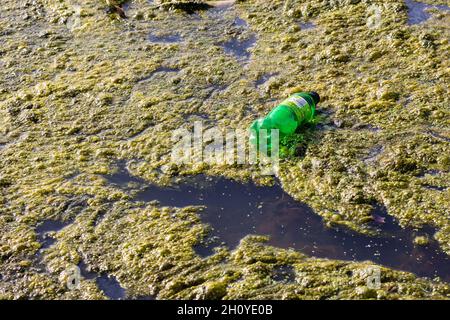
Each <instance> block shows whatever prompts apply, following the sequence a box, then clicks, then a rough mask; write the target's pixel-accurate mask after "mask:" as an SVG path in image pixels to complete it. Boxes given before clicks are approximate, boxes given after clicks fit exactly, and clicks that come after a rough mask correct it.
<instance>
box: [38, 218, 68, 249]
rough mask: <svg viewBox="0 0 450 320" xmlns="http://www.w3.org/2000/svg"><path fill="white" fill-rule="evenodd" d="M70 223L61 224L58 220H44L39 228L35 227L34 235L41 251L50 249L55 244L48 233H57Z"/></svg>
mask: <svg viewBox="0 0 450 320" xmlns="http://www.w3.org/2000/svg"><path fill="white" fill-rule="evenodd" d="M70 223H71V222H63V221H59V220H45V221H44V222H43V223H41V224H40V225H39V226H37V227H36V233H37V238H38V241H39V243H40V244H41V250H43V249H46V248H48V247H50V246H51V245H52V244H54V243H55V241H56V239H54V238H53V237H51V236H50V235H49V233H51V232H57V231H59V230H61V229H62V228H64V227H66V226H68V225H69V224H70Z"/></svg>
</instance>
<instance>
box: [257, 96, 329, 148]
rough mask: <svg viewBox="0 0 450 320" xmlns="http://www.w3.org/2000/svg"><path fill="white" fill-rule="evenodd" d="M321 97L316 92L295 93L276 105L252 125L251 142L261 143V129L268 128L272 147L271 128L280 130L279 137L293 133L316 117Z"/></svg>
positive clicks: (269, 146)
mask: <svg viewBox="0 0 450 320" xmlns="http://www.w3.org/2000/svg"><path fill="white" fill-rule="evenodd" d="M319 101H320V97H319V95H318V94H317V93H316V92H314V91H311V92H298V93H294V94H293V95H292V96H290V97H289V98H288V99H286V100H284V101H283V102H281V103H280V104H279V105H278V106H276V107H275V108H274V109H272V111H270V112H269V114H268V115H267V116H266V117H265V118H261V119H258V120H255V121H254V122H253V123H252V125H251V126H250V142H251V143H253V144H256V145H257V144H258V143H259V141H258V140H259V131H260V130H261V129H266V130H267V136H268V137H267V140H268V141H267V148H268V150H270V149H271V137H270V132H271V131H270V130H271V129H278V130H279V139H280V140H281V139H282V138H283V137H286V136H288V135H291V134H293V133H294V132H295V131H296V130H297V128H299V127H300V126H301V125H303V124H305V123H308V122H311V121H312V120H313V119H314V114H315V111H316V104H317V103H319Z"/></svg>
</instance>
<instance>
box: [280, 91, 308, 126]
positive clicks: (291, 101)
mask: <svg viewBox="0 0 450 320" xmlns="http://www.w3.org/2000/svg"><path fill="white" fill-rule="evenodd" d="M282 104H284V105H286V106H288V107H289V108H290V109H291V110H292V111H294V113H295V115H296V116H297V120H298V122H299V123H301V122H304V121H309V118H310V117H309V114H310V111H311V108H305V106H308V107H309V103H308V101H306V99H305V98H303V97H300V96H291V97H289V98H288V99H286V100H285V101H284V103H282Z"/></svg>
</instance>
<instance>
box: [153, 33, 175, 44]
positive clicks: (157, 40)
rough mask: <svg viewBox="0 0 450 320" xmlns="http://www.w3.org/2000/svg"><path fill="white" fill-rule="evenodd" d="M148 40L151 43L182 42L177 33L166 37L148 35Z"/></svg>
mask: <svg viewBox="0 0 450 320" xmlns="http://www.w3.org/2000/svg"><path fill="white" fill-rule="evenodd" d="M148 40H149V41H150V42H152V43H176V42H181V41H183V38H182V37H181V36H180V35H179V34H177V33H173V34H166V35H157V34H153V33H150V34H149V35H148Z"/></svg>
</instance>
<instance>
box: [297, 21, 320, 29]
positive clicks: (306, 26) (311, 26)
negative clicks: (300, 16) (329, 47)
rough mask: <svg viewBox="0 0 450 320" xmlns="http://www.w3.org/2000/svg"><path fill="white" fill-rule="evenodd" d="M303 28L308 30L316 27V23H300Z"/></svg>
mask: <svg viewBox="0 0 450 320" xmlns="http://www.w3.org/2000/svg"><path fill="white" fill-rule="evenodd" d="M299 26H300V29H301V30H308V29H314V28H315V27H316V25H315V24H314V23H312V22H301V23H299Z"/></svg>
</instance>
